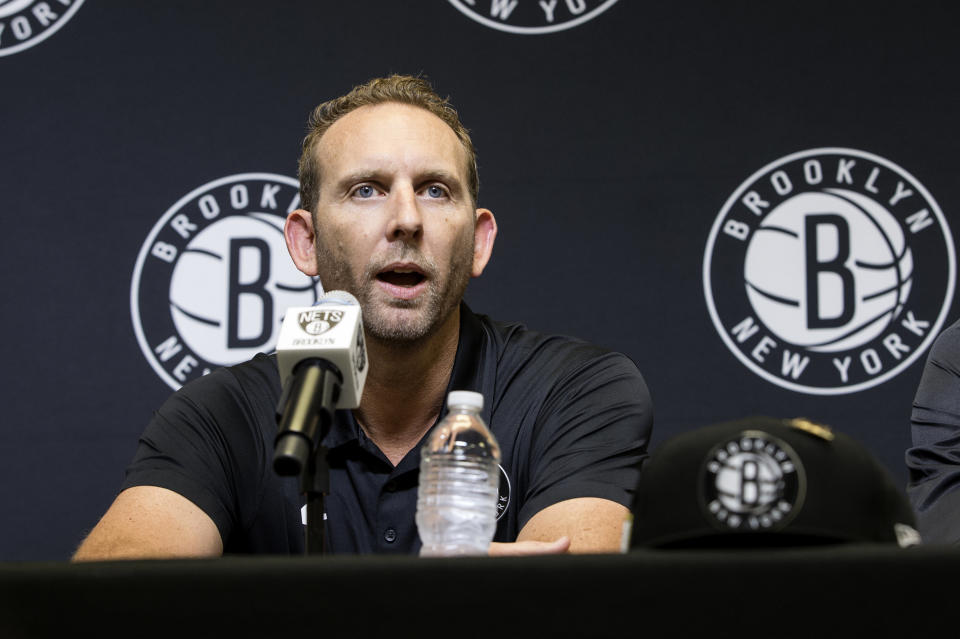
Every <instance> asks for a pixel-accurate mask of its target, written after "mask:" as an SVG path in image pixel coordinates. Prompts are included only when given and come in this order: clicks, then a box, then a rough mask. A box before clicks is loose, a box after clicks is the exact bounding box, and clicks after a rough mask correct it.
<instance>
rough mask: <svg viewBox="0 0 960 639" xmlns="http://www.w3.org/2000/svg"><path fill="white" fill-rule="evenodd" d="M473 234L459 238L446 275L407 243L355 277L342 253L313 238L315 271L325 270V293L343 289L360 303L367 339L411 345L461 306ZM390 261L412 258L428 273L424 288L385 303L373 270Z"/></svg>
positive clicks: (400, 245)
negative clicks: (407, 297) (412, 296)
mask: <svg viewBox="0 0 960 639" xmlns="http://www.w3.org/2000/svg"><path fill="white" fill-rule="evenodd" d="M473 242H474V238H473V233H463V234H462V235H461V236H460V237H458V238H457V240H456V242H455V244H454V246H453V250H452V252H451V260H450V266H449V269H448V271H447V273H445V274H444V273H443V272H442V269H440V268H438V266H437V265H436V264H435V263H434V262H433V261H432V260H428V259H427V258H426V257H425V256H424V255H423V254H421V253H420V251H419V250H418V249H416V248H414V247H412V246H410V245H409V244H404V243H402V242H397V244H396V247H397V248H396V250H394V251H391V252H390V253H389V254H388V255H387V256H385V257H382V258H379V259H377V260H376V261H375V262H372V263H370V264H369V265H368V266H367V268H366V270H365V271H364V273H363V274H362V275H361V276H360V277H358V276H357V274H356V272H355V271H354V269H353V268H352V267H351V265H350V263H349V262H348V260H347V259H346V257H345V255H343V251H338V250H332V247H326V246H322V245H321V243H320V237H319V236H318V237H317V241H316V249H317V269H318V272H319V273H321V274H323V276H322V277H321V284H322V285H323V288H324V290H325V291H332V290H345V291H347V292H349V293H351V294H352V295H353V296H354V297H356V298H357V300H358V301H359V302H360V307H361V309H362V310H363V327H364V331H365V333H366V337H367V338H368V339H371V338H372V339H375V340H378V341H380V342H382V343H383V344H384V345H387V346H410V345H414V344H416V343H417V342H420V341H421V340H424V339H426V338H428V337H429V336H430V335H432V334H433V333H434V331H436V330H437V328H439V327H440V326H441V325H442V324H443V323H444V322H445V321H446V320H447V319H448V318H449V317H450V314H451V313H452V312H453V311H454V309H456V308H457V306H459V304H460V300H461V299H462V298H463V294H464V292H465V291H466V289H467V283H468V282H469V281H470V271H471V267H472V265H473V248H474V247H473ZM394 262H413V263H416V264H418V265H420V266H421V267H422V268H423V269H424V271H425V272H426V275H427V290H426V291H425V292H424V294H422V295H420V296H419V297H418V298H417V299H414V300H400V299H391V300H389V301H387V302H384V301H383V294H382V292H380V290H379V286H378V285H377V281H376V274H377V273H378V272H380V270H382V269H383V268H384V267H385V266H387V265H389V264H392V263H394Z"/></svg>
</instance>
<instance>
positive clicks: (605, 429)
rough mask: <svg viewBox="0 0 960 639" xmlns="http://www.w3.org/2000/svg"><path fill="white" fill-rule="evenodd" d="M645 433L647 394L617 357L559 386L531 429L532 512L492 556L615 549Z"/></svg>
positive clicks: (590, 365) (592, 363) (594, 363)
mask: <svg viewBox="0 0 960 639" xmlns="http://www.w3.org/2000/svg"><path fill="white" fill-rule="evenodd" d="M651 428H652V403H651V401H650V395H649V391H648V390H647V387H646V384H645V383H644V381H643V378H642V377H641V375H640V373H639V371H638V370H637V369H636V366H635V365H634V364H633V363H632V362H630V361H629V360H628V359H627V358H625V357H623V356H620V355H617V354H610V355H607V356H603V357H593V358H590V359H589V360H588V361H587V362H586V363H585V364H584V365H582V366H580V367H579V368H577V369H575V370H574V371H573V373H572V374H569V375H568V376H567V377H566V378H565V379H563V380H561V381H560V382H559V383H557V384H556V385H555V386H554V387H553V388H552V389H551V392H550V395H549V396H548V398H547V400H546V401H545V402H544V403H543V405H542V406H541V408H540V411H539V416H538V421H537V425H536V430H535V432H536V439H535V446H534V449H533V453H532V455H531V458H532V465H531V472H530V476H531V481H530V484H529V486H528V487H527V488H526V491H527V493H528V494H529V495H530V497H529V498H528V499H527V501H526V503H525V504H524V506H523V509H524V510H526V511H528V512H530V513H531V514H530V515H528V516H527V517H526V521H525V523H523V524H522V527H521V529H520V531H519V533H518V534H517V538H516V542H515V543H514V544H494V545H492V546H491V548H490V554H491V555H505V554H511V555H512V554H544V553H557V552H568V551H569V552H571V553H617V552H620V551H621V549H622V538H623V531H624V523H625V521H626V520H627V518H628V517H629V515H630V510H629V508H628V506H627V504H629V503H630V501H631V500H632V495H633V491H634V489H635V488H636V483H637V481H638V480H639V469H640V464H641V462H642V460H643V459H644V458H645V457H646V448H647V443H648V442H649V437H650V430H651Z"/></svg>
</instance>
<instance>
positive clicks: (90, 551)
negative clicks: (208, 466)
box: [72, 486, 223, 561]
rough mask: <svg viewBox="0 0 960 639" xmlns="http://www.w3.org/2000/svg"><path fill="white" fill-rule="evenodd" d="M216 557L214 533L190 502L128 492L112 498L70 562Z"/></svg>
mask: <svg viewBox="0 0 960 639" xmlns="http://www.w3.org/2000/svg"><path fill="white" fill-rule="evenodd" d="M222 553H223V543H222V541H221V539H220V532H219V531H218V530H217V527H216V525H215V524H214V523H213V520H212V519H210V517H209V516H207V514H206V513H205V512H203V511H202V510H200V508H198V507H197V506H196V505H194V504H193V502H191V501H189V500H188V499H186V498H185V497H182V496H181V495H179V494H177V493H175V492H173V491H171V490H167V489H166V488H159V487H157V486H134V487H132V488H128V489H126V490H124V491H123V492H121V493H120V494H119V495H118V496H117V498H116V500H115V501H114V502H113V504H112V505H111V506H110V508H109V509H108V510H107V512H106V514H105V515H104V516H103V517H102V518H101V519H100V522H99V523H97V525H96V526H95V527H94V529H93V530H92V531H91V532H90V534H89V535H88V536H87V538H86V539H85V540H84V541H83V543H82V544H81V545H80V547H79V548H78V549H77V551H76V553H75V554H74V555H73V558H72V560H73V561H97V560H106V559H145V558H168V557H218V556H220V555H221V554H222Z"/></svg>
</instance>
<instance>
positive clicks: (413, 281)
mask: <svg viewBox="0 0 960 639" xmlns="http://www.w3.org/2000/svg"><path fill="white" fill-rule="evenodd" d="M377 279H378V280H380V281H381V282H386V283H387V284H392V285H393V286H400V287H403V288H412V287H414V286H416V285H417V284H419V283H420V282H422V281H423V280H425V279H427V278H426V277H425V276H424V275H423V273H419V272H417V271H414V270H412V269H393V270H387V271H381V272H380V273H377Z"/></svg>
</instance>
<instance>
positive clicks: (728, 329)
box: [703, 148, 956, 395]
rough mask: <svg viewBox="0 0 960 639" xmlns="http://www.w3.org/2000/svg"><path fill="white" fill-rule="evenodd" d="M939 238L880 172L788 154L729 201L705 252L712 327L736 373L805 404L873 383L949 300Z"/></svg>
mask: <svg viewBox="0 0 960 639" xmlns="http://www.w3.org/2000/svg"><path fill="white" fill-rule="evenodd" d="M955 270H956V265H955V257H954V247H953V239H952V235H951V233H950V229H949V228H948V226H947V223H946V220H945V219H944V217H943V213H942V212H941V211H940V207H939V206H938V205H937V203H936V201H935V200H934V199H933V197H932V196H931V195H930V193H928V192H927V190H926V188H924V186H923V185H922V184H920V183H919V182H918V181H917V180H916V178H914V177H913V176H912V175H910V174H909V173H907V172H906V171H904V170H903V169H902V168H900V167H899V166H897V165H896V164H894V163H893V162H890V161H889V160H886V159H883V158H880V157H877V156H875V155H871V154H869V153H865V152H863V151H857V150H853V149H841V148H823V149H812V150H808V151H802V152H799V153H794V154H792V155H789V156H786V157H784V158H781V159H779V160H777V161H775V162H772V163H771V164H769V165H767V166H765V167H764V168H762V169H760V170H759V171H757V172H756V173H755V174H753V175H752V176H751V177H750V178H749V179H748V180H746V181H745V182H744V183H743V184H741V185H740V187H739V188H738V189H737V190H736V191H735V192H734V193H733V195H731V196H730V198H729V199H728V200H727V202H726V203H725V204H724V206H723V208H722V210H721V211H720V214H719V215H718V216H717V218H716V221H715V222H714V225H713V228H712V230H711V232H710V237H709V239H708V241H707V246H706V251H705V255H704V264H703V284H704V294H705V296H706V301H707V307H708V309H709V312H710V317H711V318H712V320H713V323H714V326H715V327H716V329H717V331H718V332H719V333H720V336H721V337H722V338H723V341H724V343H726V345H727V347H728V348H729V349H730V350H731V351H732V352H733V353H734V354H735V355H736V356H737V358H738V359H739V360H740V361H741V362H743V363H744V364H745V365H746V366H747V367H748V368H750V369H751V370H752V371H754V372H755V373H756V374H758V375H760V376H761V377H763V378H764V379H766V380H768V381H770V382H773V383H774V384H777V385H778V386H781V387H783V388H787V389H790V390H795V391H799V392H804V393H810V394H818V395H835V394H841V393H851V392H856V391H860V390H864V389H866V388H870V387H872V386H875V385H877V384H880V383H881V382H884V381H886V380H888V379H890V378H892V377H894V376H895V375H897V374H898V373H900V372H901V371H903V370H904V369H905V368H906V367H907V366H909V365H910V364H911V363H912V362H913V361H914V360H916V359H917V357H919V356H920V355H921V353H922V352H923V351H924V350H925V349H926V348H927V347H928V346H929V345H930V343H931V342H932V340H933V339H934V338H935V337H936V335H937V333H938V332H939V330H940V327H941V326H942V325H943V322H944V319H945V318H946V314H947V313H948V311H949V308H950V304H951V302H952V300H953V289H954V281H955Z"/></svg>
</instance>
